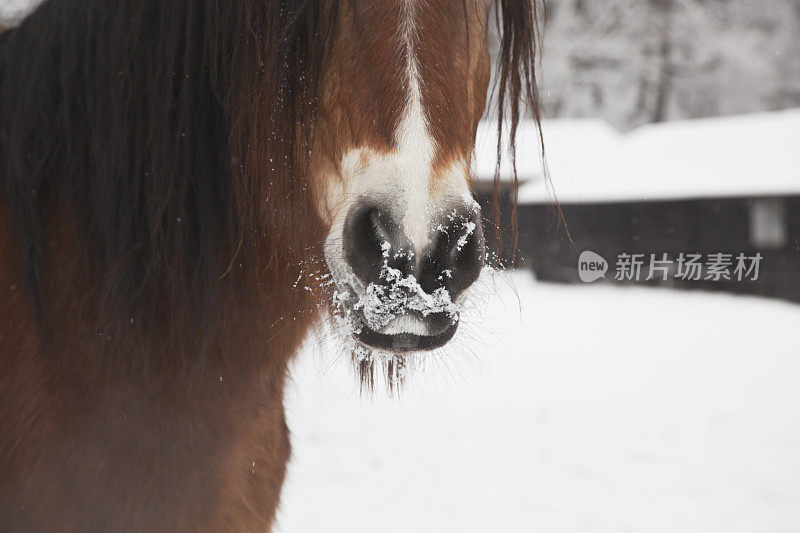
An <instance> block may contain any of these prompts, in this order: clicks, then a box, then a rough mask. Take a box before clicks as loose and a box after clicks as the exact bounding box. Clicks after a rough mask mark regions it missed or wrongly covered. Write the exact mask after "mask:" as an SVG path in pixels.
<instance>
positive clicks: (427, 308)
mask: <svg viewBox="0 0 800 533" xmlns="http://www.w3.org/2000/svg"><path fill="white" fill-rule="evenodd" d="M380 277H381V279H382V280H384V282H385V283H370V284H369V285H367V287H366V290H365V291H364V294H363V295H362V296H361V297H360V298H359V299H358V301H357V302H356V303H355V304H354V305H353V309H355V310H357V311H359V312H360V313H361V314H362V316H363V317H364V321H365V322H366V324H367V326H369V327H370V328H371V329H373V330H376V331H379V330H381V329H382V328H384V327H386V326H387V325H388V324H389V323H390V322H391V321H392V320H394V319H395V318H397V317H399V316H401V315H404V314H406V313H408V312H409V311H416V312H419V313H420V314H422V316H423V317H426V316H428V315H430V314H433V313H446V314H447V315H448V316H450V317H451V318H454V317H455V316H456V313H457V308H456V305H455V304H454V303H453V301H452V300H451V298H450V293H449V292H448V291H447V289H445V288H444V287H439V288H438V289H436V290H434V291H433V292H432V293H427V292H425V290H424V289H423V288H422V287H421V286H420V284H419V282H417V279H416V278H415V277H414V276H413V275H412V274H409V275H408V276H403V274H402V272H400V271H399V270H397V269H396V268H392V267H390V266H388V265H387V264H385V263H384V265H383V269H382V271H381V276H380Z"/></svg>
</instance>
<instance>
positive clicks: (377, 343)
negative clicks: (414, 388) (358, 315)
mask: <svg viewBox="0 0 800 533" xmlns="http://www.w3.org/2000/svg"><path fill="white" fill-rule="evenodd" d="M457 329H458V322H453V323H452V324H451V325H450V326H448V327H447V328H446V329H445V330H444V331H441V332H440V333H437V334H435V335H422V334H417V333H394V334H392V333H380V332H378V331H375V330H374V329H371V328H370V327H369V326H366V325H363V327H362V328H361V330H360V331H358V332H354V333H353V336H354V337H355V338H356V339H357V340H358V341H359V342H360V343H361V344H364V345H366V346H368V347H370V348H377V349H380V350H384V351H388V352H394V353H407V352H425V351H431V350H435V349H437V348H441V347H442V346H444V345H445V344H447V343H448V342H450V339H452V338H453V335H455V333H456V330H457Z"/></svg>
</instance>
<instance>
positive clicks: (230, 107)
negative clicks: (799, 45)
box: [0, 0, 540, 532]
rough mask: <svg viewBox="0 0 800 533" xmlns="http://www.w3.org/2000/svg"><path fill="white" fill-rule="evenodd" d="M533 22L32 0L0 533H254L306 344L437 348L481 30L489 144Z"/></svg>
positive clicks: (451, 295) (466, 212)
mask: <svg viewBox="0 0 800 533" xmlns="http://www.w3.org/2000/svg"><path fill="white" fill-rule="evenodd" d="M538 9H539V8H537V6H536V5H535V3H532V1H531V0H370V1H366V0H320V1H311V0H270V1H263V0H225V1H221V0H169V1H164V0H117V1H115V2H108V1H103V0H46V1H45V2H44V3H42V4H41V5H40V6H38V7H37V8H36V10H35V11H34V12H33V13H31V14H30V15H29V16H28V17H26V18H25V19H24V20H23V21H21V23H19V25H18V26H16V27H12V28H9V29H7V30H5V31H4V32H3V33H0V184H2V188H3V189H2V190H3V196H2V200H0V292H2V294H3V296H2V298H0V435H2V439H1V440H0V524H2V529H3V530H6V531H63V532H70V531H191V532H199V531H227V532H235V531H269V530H270V529H271V528H272V526H273V523H274V521H275V515H276V509H277V508H278V505H279V498H280V492H281V486H282V482H283V479H284V476H285V473H286V468H287V461H288V459H289V456H290V441H289V431H288V428H287V425H286V422H285V418H284V408H283V390H284V385H285V383H286V379H287V368H288V366H289V362H290V361H291V360H292V358H293V357H294V355H295V354H296V353H297V351H298V349H299V346H300V345H301V343H302V341H303V339H304V338H305V336H306V335H307V333H308V331H309V329H310V328H312V327H313V326H314V325H315V324H317V323H319V321H320V320H323V317H324V316H325V315H326V314H327V313H330V314H331V315H333V316H337V317H339V318H340V319H341V320H340V322H339V323H340V324H342V325H341V327H342V328H344V330H343V331H345V333H346V336H347V337H348V338H350V339H352V340H353V341H354V343H355V346H357V347H359V349H368V350H379V351H382V352H385V353H389V354H394V355H395V356H398V357H401V356H403V354H408V353H411V352H424V351H426V350H433V349H436V348H439V347H441V346H443V345H445V344H446V343H447V342H448V341H449V340H450V339H451V338H452V337H453V335H454V333H455V331H456V329H457V327H458V324H459V321H458V318H459V312H460V305H461V302H463V299H464V298H465V297H466V295H468V294H469V291H470V289H471V288H474V287H473V282H474V281H475V280H476V278H477V277H478V275H479V273H480V272H481V269H482V268H483V266H484V263H485V238H484V235H483V231H482V229H481V227H482V218H483V216H482V214H481V213H480V209H479V208H477V207H476V204H475V203H474V200H473V198H472V196H471V193H470V174H469V172H470V170H469V169H470V158H471V156H472V152H473V150H474V146H473V145H474V143H475V135H476V128H477V124H478V122H479V120H480V119H481V117H482V116H483V115H484V112H485V108H486V107H487V92H488V87H489V84H490V78H491V76H492V73H491V66H490V54H489V44H488V37H487V36H488V34H489V31H490V28H491V27H492V25H493V24H494V25H496V27H497V28H498V31H499V35H500V50H499V55H498V61H497V64H498V67H497V71H496V102H497V108H498V112H499V114H500V116H501V117H506V118H505V119H503V118H501V119H500V125H499V133H501V134H503V135H506V134H507V135H510V139H511V141H510V142H506V145H508V144H509V143H510V146H511V148H512V149H513V139H514V130H515V129H516V126H517V123H518V121H519V120H520V116H521V115H523V114H524V113H525V112H526V109H527V110H528V112H533V113H534V115H535V116H536V117H537V119H538V107H537V104H538V98H537V93H536V81H537V80H536V76H535V67H536V61H537V59H536V58H537V53H538V51H537V50H538V46H539V43H538V35H539V33H538V32H539V24H540V22H539V18H540V17H538V15H537V11H538ZM506 145H504V146H506ZM498 150H500V146H498ZM498 157H499V156H498ZM310 264H315V265H317V267H318V268H319V269H320V270H319V271H318V273H317V277H318V278H322V279H325V280H327V282H325V283H323V282H320V283H318V284H316V285H315V284H312V283H307V282H306V281H304V272H305V271H307V269H308V265H310Z"/></svg>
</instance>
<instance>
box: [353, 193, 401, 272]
mask: <svg viewBox="0 0 800 533" xmlns="http://www.w3.org/2000/svg"><path fill="white" fill-rule="evenodd" d="M387 244H388V246H387ZM342 247H343V250H344V258H345V260H346V261H347V263H348V264H349V265H350V268H351V269H352V271H353V274H355V275H356V276H357V277H358V278H359V279H361V280H362V281H364V282H366V283H371V282H377V281H378V280H379V279H380V276H381V272H382V271H383V269H384V268H385V267H386V266H389V267H391V268H395V269H397V270H400V271H401V272H402V273H403V274H404V275H407V274H409V273H410V272H411V255H412V254H410V253H408V251H410V250H411V245H410V243H408V242H407V239H405V237H404V234H403V231H402V228H401V227H400V225H399V224H398V223H397V222H396V221H395V219H394V217H392V215H391V214H390V213H389V212H388V211H387V210H386V209H384V208H382V207H381V206H379V205H376V204H373V203H362V204H359V205H357V206H355V207H354V208H353V209H351V211H350V213H348V215H347V218H346V219H345V223H344V232H343V242H342Z"/></svg>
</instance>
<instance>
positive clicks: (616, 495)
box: [278, 273, 800, 533]
mask: <svg viewBox="0 0 800 533" xmlns="http://www.w3.org/2000/svg"><path fill="white" fill-rule="evenodd" d="M510 280H511V283H506V282H504V281H503V279H500V281H498V282H497V283H496V294H495V295H492V296H487V298H486V301H485V302H479V303H478V304H476V305H475V309H474V311H473V313H472V314H473V315H474V316H472V317H465V318H464V323H463V324H462V331H461V332H460V337H457V339H456V340H454V341H453V342H454V343H455V344H454V345H452V346H451V347H450V348H449V349H448V351H447V353H446V354H445V355H438V356H434V357H430V358H428V359H427V360H426V363H425V365H424V366H425V368H423V369H421V370H420V371H418V372H415V374H414V375H412V376H411V378H410V382H409V384H408V385H407V387H406V390H405V392H404V393H403V394H402V396H401V398H399V399H397V398H392V397H388V396H387V394H386V393H377V394H376V395H375V397H374V399H370V398H369V397H366V396H362V395H360V394H359V392H358V386H357V383H356V378H355V376H354V375H353V373H352V372H350V371H349V368H348V367H347V365H346V364H345V363H344V361H343V357H342V355H341V353H338V352H337V351H336V350H335V349H332V348H330V347H329V346H328V345H327V344H326V343H325V342H320V340H319V339H313V340H312V341H311V342H310V343H309V344H310V346H309V347H308V348H307V349H306V350H305V352H304V353H303V354H302V355H301V357H300V358H299V360H298V362H297V364H296V366H295V368H294V370H293V374H292V381H293V383H292V385H291V387H290V390H289V392H288V395H287V404H288V405H287V409H288V423H289V427H290V429H291V431H292V434H293V445H294V449H293V459H292V461H291V463H290V467H289V476H288V479H287V483H286V486H285V489H284V496H283V505H282V510H281V511H280V514H279V529H278V531H281V532H283V533H292V532H304V533H305V532H316V531H325V532H327V531H342V532H348V533H357V532H361V531H364V532H366V531H369V532H374V531H381V532H395V531H396V532H408V531H432V532H442V531H459V532H471V531H474V532H487V531H491V532H516V531H521V532H522V531H525V532H528V531H530V532H543V533H545V532H572V531H598V532H647V533H650V532H662V531H663V532H680V533H687V532H704V533H705V532H726V533H730V532H753V533H764V532H797V531H800V416H798V415H800V386H799V385H800V349H799V348H798V346H799V345H800V337H798V331H800V307H798V306H793V305H791V304H786V303H782V302H777V301H769V300H762V299H755V298H743V297H736V296H729V295H717V294H706V293H687V292H672V291H669V290H663V289H661V290H659V289H640V288H635V289H625V288H616V287H610V286H596V287H595V286H592V287H585V286H557V285H549V284H543V283H536V282H535V281H534V280H533V279H532V278H531V277H530V276H529V275H528V274H525V273H518V274H514V275H513V276H511V278H510ZM512 285H513V286H515V289H514V288H512ZM515 291H516V293H515ZM517 294H518V296H519V298H518V299H517ZM520 305H521V309H520ZM470 322H471V323H470ZM479 339H480V340H479Z"/></svg>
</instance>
